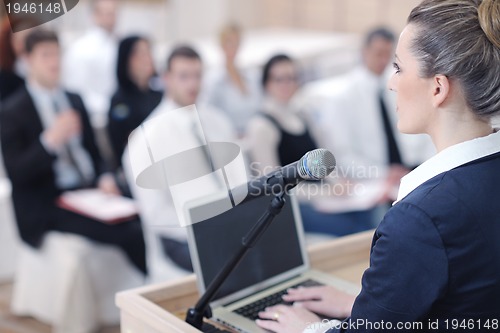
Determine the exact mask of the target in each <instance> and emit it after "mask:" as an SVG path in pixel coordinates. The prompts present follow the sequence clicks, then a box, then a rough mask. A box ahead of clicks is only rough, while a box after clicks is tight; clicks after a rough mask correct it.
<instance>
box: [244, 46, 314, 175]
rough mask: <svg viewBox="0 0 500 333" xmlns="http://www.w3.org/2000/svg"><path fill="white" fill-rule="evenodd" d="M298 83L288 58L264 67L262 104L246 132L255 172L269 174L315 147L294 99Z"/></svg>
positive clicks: (282, 57) (280, 57)
mask: <svg viewBox="0 0 500 333" xmlns="http://www.w3.org/2000/svg"><path fill="white" fill-rule="evenodd" d="M298 81H299V78H298V72H297V68H296V65H295V63H294V62H293V60H292V59H291V58H290V57H288V56H287V55H284V54H279V55H275V56H273V57H272V58H271V59H269V61H268V62H267V63H266V64H265V65H264V69H263V74H262V86H263V88H264V100H263V104H262V107H261V110H260V113H259V114H257V115H255V116H254V117H253V118H252V119H251V120H250V122H249V123H248V129H247V136H248V144H249V149H250V155H251V158H252V161H253V162H254V163H252V166H253V167H252V168H255V170H252V172H255V171H257V172H264V173H268V172H269V171H271V170H273V169H275V168H277V167H279V166H284V165H287V164H289V163H292V162H295V161H297V160H299V159H300V158H301V157H302V156H303V155H304V154H305V153H306V152H308V151H310V150H313V149H315V148H316V143H315V140H314V139H313V137H312V136H311V134H310V131H309V129H308V126H307V124H306V122H305V121H304V120H303V119H302V117H301V110H300V109H299V107H298V106H297V105H296V104H295V103H294V100H293V97H294V95H295V93H296V92H297V89H298V88H299V84H298Z"/></svg>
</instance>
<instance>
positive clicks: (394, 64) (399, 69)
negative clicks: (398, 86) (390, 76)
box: [392, 62, 401, 74]
mask: <svg viewBox="0 0 500 333" xmlns="http://www.w3.org/2000/svg"><path fill="white" fill-rule="evenodd" d="M392 67H394V69H395V70H396V74H399V73H401V68H399V65H398V64H396V63H395V62H394V63H393V64H392Z"/></svg>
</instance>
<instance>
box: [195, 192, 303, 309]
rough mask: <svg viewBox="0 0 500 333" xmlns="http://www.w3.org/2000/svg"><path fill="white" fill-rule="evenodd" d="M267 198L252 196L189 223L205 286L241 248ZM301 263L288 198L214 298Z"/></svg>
mask: <svg viewBox="0 0 500 333" xmlns="http://www.w3.org/2000/svg"><path fill="white" fill-rule="evenodd" d="M270 200H271V198H270V197H261V198H258V199H254V200H253V201H250V202H247V203H245V204H243V205H240V206H236V207H234V208H233V209H230V210H229V211H227V212H225V213H223V214H220V215H218V216H216V217H213V218H211V219H209V220H205V221H203V222H199V223H195V224H193V225H192V230H193V236H194V240H195V242H196V246H197V255H198V257H199V263H200V268H201V271H202V272H203V273H202V274H203V282H204V285H205V288H207V287H208V286H209V284H210V282H211V281H212V280H213V279H214V277H215V276H216V275H217V273H218V272H219V271H220V270H221V269H222V267H223V266H224V264H225V263H226V262H227V261H228V260H229V259H230V258H232V255H234V253H236V251H237V250H238V249H239V248H240V245H241V239H242V237H244V236H245V235H246V234H247V233H248V231H249V230H250V229H251V227H252V226H253V225H254V224H255V223H256V222H257V220H258V219H259V217H260V216H261V215H262V214H263V213H264V212H265V210H266V208H267V206H268V205H269V203H270ZM302 265H304V261H303V258H302V253H301V247H300V241H299V237H298V230H297V227H296V224H295V220H294V215H293V209H292V203H291V200H290V198H289V197H287V198H286V204H285V206H284V207H283V210H282V211H281V214H280V215H278V216H277V217H276V218H275V219H274V221H273V223H272V224H271V226H270V227H269V228H268V229H267V230H266V232H265V234H264V235H263V236H262V238H260V240H259V241H258V242H257V244H256V245H255V247H253V248H252V249H250V251H249V252H248V253H247V255H246V256H245V257H244V258H243V260H242V261H241V262H240V264H239V266H238V267H237V268H236V269H235V270H234V271H233V272H232V274H231V275H230V276H229V278H228V279H227V280H226V282H225V283H224V285H223V286H222V288H221V290H220V292H219V293H218V294H217V296H216V297H215V300H217V299H220V298H222V297H225V296H227V295H229V294H232V293H234V292H236V291H239V290H242V289H245V288H247V287H250V286H252V285H255V284H257V283H260V282H262V281H264V280H267V279H269V278H272V277H274V276H276V275H279V274H281V273H285V272H287V271H289V270H291V269H294V268H297V267H299V266H302Z"/></svg>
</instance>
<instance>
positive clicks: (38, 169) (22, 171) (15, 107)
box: [0, 87, 103, 247]
mask: <svg viewBox="0 0 500 333" xmlns="http://www.w3.org/2000/svg"><path fill="white" fill-rule="evenodd" d="M67 96H68V99H69V102H70V104H71V106H72V107H73V108H74V109H75V110H76V111H77V112H79V114H80V117H81V122H82V129H83V133H82V144H83V147H84V148H85V149H86V150H87V152H88V153H89V155H90V156H91V158H92V161H93V166H94V169H95V173H96V175H98V174H100V173H101V172H102V171H103V165H102V163H101V158H100V155H99V151H98V149H97V146H96V144H95V140H94V135H93V131H92V128H91V126H90V122H89V119H88V115H87V112H86V110H85V106H84V105H83V101H82V99H81V98H80V97H79V96H78V95H75V94H71V93H67ZM43 130H44V128H43V126H42V122H41V119H40V117H39V115H38V112H37V110H36V109H35V105H34V103H33V99H32V98H31V96H30V94H29V93H28V90H27V89H26V88H25V87H23V88H21V89H20V90H19V91H18V92H17V93H15V94H14V95H13V96H12V97H11V98H9V100H8V101H7V102H6V103H5V104H4V105H3V108H2V110H1V111H0V142H1V146H2V151H3V159H4V163H5V169H6V171H7V174H8V176H9V178H10V181H11V183H12V199H13V203H14V210H15V213H16V219H17V224H18V228H19V233H20V235H21V238H22V239H23V241H25V242H26V243H28V244H30V245H32V246H35V247H37V246H39V245H40V243H41V240H42V236H43V235H44V233H45V232H46V231H47V230H49V228H50V223H51V218H53V217H52V215H53V209H55V200H56V198H57V197H58V196H59V194H60V191H59V190H58V189H57V187H56V184H55V175H54V171H53V168H52V165H53V162H54V160H55V156H54V155H52V154H50V153H48V152H47V151H46V150H45V148H44V147H43V145H42V144H41V142H40V135H41V133H42V132H43Z"/></svg>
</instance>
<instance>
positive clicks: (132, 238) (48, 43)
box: [0, 30, 146, 274]
mask: <svg viewBox="0 0 500 333" xmlns="http://www.w3.org/2000/svg"><path fill="white" fill-rule="evenodd" d="M25 51H26V59H27V62H28V68H29V71H28V76H27V80H26V87H22V88H20V89H19V90H18V91H17V92H16V93H15V94H14V95H13V96H12V97H11V98H9V100H8V101H7V102H6V103H5V104H4V105H3V108H2V111H1V112H0V137H1V140H0V141H1V147H2V152H3V157H4V162H5V167H6V171H7V174H8V177H9V179H10V181H11V183H12V199H13V203H14V210H15V214H16V219H17V224H18V228H19V233H20V236H21V238H22V240H23V241H24V242H25V243H27V244H29V245H31V246H32V247H34V248H38V247H39V246H41V244H42V243H43V239H44V235H45V234H46V233H47V232H49V231H60V232H68V233H74V234H78V235H81V236H84V237H87V238H89V239H91V240H94V241H97V242H100V243H105V244H111V245H115V246H117V247H119V248H121V249H122V250H123V251H124V252H125V253H126V255H127V256H128V258H129V260H130V261H131V262H132V263H133V264H134V265H135V267H136V268H137V269H138V270H140V271H141V272H143V273H144V274H146V263H145V245H144V239H143V234H142V229H141V225H140V222H139V221H137V220H135V221H130V222H125V223H121V224H118V225H113V226H112V225H107V224H104V223H101V222H98V221H96V220H93V219H90V218H86V217H83V216H81V215H77V214H75V213H72V212H69V211H66V210H63V209H61V208H59V207H58V206H57V205H56V200H57V198H58V197H59V195H60V194H61V193H62V192H63V191H66V190H75V189H81V188H88V187H98V188H100V189H101V190H103V191H105V192H107V193H118V189H117V187H116V184H115V183H114V180H113V177H111V176H110V175H109V174H107V173H105V168H104V166H103V163H102V160H101V158H100V155H99V152H98V149H97V147H96V145H95V140H94V135H93V131H92V128H91V126H90V122H89V119H88V115H87V111H86V109H85V106H84V103H83V101H82V99H81V98H80V96H79V95H76V94H73V93H69V92H67V91H66V90H64V89H63V88H62V87H61V85H60V83H59V80H60V60H61V59H60V47H59V42H58V38H57V35H56V34H55V33H53V32H51V31H46V30H34V31H32V32H30V34H29V35H28V36H27V37H26V42H25Z"/></svg>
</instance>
